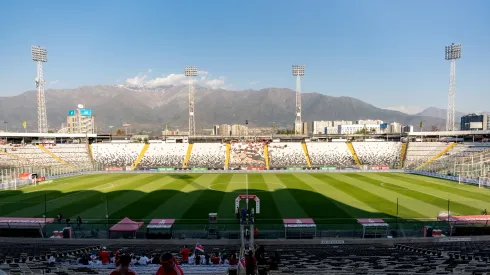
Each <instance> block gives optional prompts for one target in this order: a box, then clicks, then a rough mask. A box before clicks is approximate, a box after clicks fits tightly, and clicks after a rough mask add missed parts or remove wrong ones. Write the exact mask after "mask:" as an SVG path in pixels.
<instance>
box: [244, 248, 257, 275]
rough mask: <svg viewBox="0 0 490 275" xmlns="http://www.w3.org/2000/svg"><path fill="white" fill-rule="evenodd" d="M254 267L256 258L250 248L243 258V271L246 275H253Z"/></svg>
mask: <svg viewBox="0 0 490 275" xmlns="http://www.w3.org/2000/svg"><path fill="white" fill-rule="evenodd" d="M256 268H257V260H256V259H255V257H254V253H253V252H252V250H249V251H248V256H247V257H246V258H245V273H246V274H247V275H255V269H256Z"/></svg>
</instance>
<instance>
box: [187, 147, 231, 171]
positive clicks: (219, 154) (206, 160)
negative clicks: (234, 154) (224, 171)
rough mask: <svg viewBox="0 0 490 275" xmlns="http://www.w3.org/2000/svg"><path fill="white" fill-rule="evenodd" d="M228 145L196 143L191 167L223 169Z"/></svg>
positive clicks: (190, 163) (190, 161)
mask: <svg viewBox="0 0 490 275" xmlns="http://www.w3.org/2000/svg"><path fill="white" fill-rule="evenodd" d="M225 155H226V145H225V144H221V143H195V144H194V146H193V148H192V153H191V157H190V159H189V166H191V167H193V166H194V167H210V168H223V167H224V166H225Z"/></svg>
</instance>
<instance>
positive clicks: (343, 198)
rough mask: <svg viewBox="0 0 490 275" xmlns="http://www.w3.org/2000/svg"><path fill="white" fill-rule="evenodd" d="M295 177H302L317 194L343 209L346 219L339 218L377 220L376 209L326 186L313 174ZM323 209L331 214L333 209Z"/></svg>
mask: <svg viewBox="0 0 490 275" xmlns="http://www.w3.org/2000/svg"><path fill="white" fill-rule="evenodd" d="M295 176H296V177H300V178H301V179H302V180H303V182H305V183H306V184H308V185H309V186H310V187H311V188H312V189H313V190H314V191H315V192H316V193H318V194H321V195H323V196H325V197H326V198H327V199H328V200H330V202H331V203H333V204H335V206H336V207H337V208H339V209H342V211H343V212H344V213H345V217H341V216H340V215H339V218H345V219H348V220H352V219H353V218H358V217H367V218H375V217H376V216H377V214H375V213H376V209H374V208H372V207H371V206H370V205H369V204H367V203H364V202H361V201H359V200H358V199H356V198H355V197H352V196H351V195H350V194H349V193H345V192H344V191H342V190H339V189H337V188H334V187H332V186H331V185H329V184H325V182H323V181H321V180H319V179H317V178H316V177H314V176H313V175H312V174H297V175H295ZM300 202H301V201H300ZM321 208H325V209H328V212H329V213H330V209H332V208H331V207H329V206H327V207H323V206H322V207H321ZM334 209H335V208H334Z"/></svg>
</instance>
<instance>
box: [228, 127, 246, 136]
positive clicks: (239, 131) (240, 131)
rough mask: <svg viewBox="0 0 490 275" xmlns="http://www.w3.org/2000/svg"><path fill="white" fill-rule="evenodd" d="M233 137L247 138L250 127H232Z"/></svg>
mask: <svg viewBox="0 0 490 275" xmlns="http://www.w3.org/2000/svg"><path fill="white" fill-rule="evenodd" d="M231 135H232V136H246V135H248V127H247V126H245V125H240V124H234V125H232V126H231Z"/></svg>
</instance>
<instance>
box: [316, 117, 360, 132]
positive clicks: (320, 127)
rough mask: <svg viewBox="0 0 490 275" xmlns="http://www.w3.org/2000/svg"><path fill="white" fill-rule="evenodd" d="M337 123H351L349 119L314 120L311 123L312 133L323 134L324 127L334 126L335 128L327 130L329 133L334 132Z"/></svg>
mask: <svg viewBox="0 0 490 275" xmlns="http://www.w3.org/2000/svg"><path fill="white" fill-rule="evenodd" d="M339 125H352V121H350V120H333V121H332V120H316V121H313V123H312V129H313V134H315V135H318V134H325V129H326V128H332V127H335V130H330V131H328V132H329V133H334V132H335V134H336V132H337V129H338V126H339Z"/></svg>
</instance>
